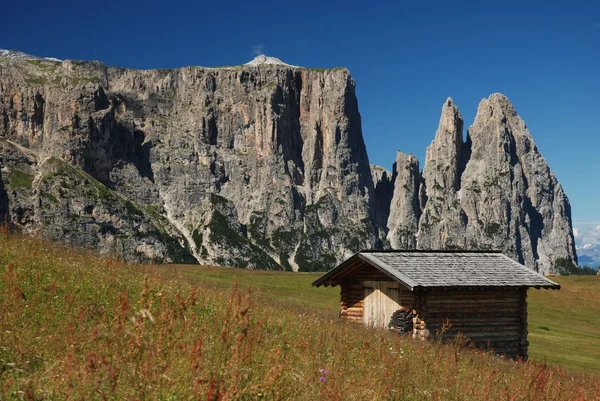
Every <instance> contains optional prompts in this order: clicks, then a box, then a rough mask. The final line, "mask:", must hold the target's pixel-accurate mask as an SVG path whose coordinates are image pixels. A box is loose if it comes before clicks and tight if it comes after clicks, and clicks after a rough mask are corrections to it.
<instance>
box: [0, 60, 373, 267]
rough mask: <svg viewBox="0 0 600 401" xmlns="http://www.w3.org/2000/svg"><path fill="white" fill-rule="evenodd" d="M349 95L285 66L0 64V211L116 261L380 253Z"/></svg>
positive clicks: (299, 261)
mask: <svg viewBox="0 0 600 401" xmlns="http://www.w3.org/2000/svg"><path fill="white" fill-rule="evenodd" d="M259 61H260V60H259ZM354 86H355V84H354V81H353V79H352V78H351V76H350V74H349V72H348V70H346V69H344V68H337V69H331V70H309V69H304V68H300V67H294V66H289V65H286V64H283V63H267V62H256V63H251V64H249V65H244V66H237V67H224V68H203V67H185V68H181V69H175V70H150V71H138V70H127V69H123V68H114V67H106V66H104V65H103V64H101V63H97V62H76V61H69V60H67V61H64V62H58V61H53V60H45V59H35V58H33V59H22V58H10V57H0V141H1V143H2V146H3V147H2V152H1V154H0V156H1V157H2V158H3V160H2V183H3V185H2V186H0V208H4V209H6V210H7V211H8V214H7V216H8V219H9V220H10V222H11V223H12V224H13V225H15V226H17V227H20V228H21V229H23V230H24V231H27V232H41V233H44V234H46V235H48V236H50V237H53V238H59V239H66V240H68V241H71V242H74V243H78V244H84V245H88V246H95V247H98V248H99V249H101V250H103V251H105V252H115V251H116V252H119V253H121V254H123V255H125V257H126V258H129V259H136V258H137V259H142V260H160V261H176V262H188V261H190V260H192V261H197V262H201V263H215V264H221V265H233V266H240V267H251V268H268V269H282V268H287V269H294V270H297V269H300V270H324V269H328V268H330V267H331V266H332V264H335V263H336V262H339V261H341V260H343V259H344V258H346V257H348V256H350V255H351V254H352V253H353V252H355V251H357V250H359V249H364V248H372V247H374V246H375V245H376V242H377V227H376V226H375V223H374V215H375V204H374V195H373V180H372V178H371V171H370V168H369V161H368V157H367V153H366V149H365V145H364V141H363V137H362V131H361V121H360V114H359V112H358V103H357V100H356V96H355V92H354ZM49 171H54V172H55V174H54V175H52V176H51V177H49V178H48V177H46V173H48V172H49ZM15 177H19V178H20V179H21V180H20V181H19V180H17V179H15ZM21 181H23V182H21ZM61 188H63V189H61ZM3 199H4V200H3ZM121 206H122V207H123V208H122V209H121V208H120V207H121ZM57 216H62V218H60V219H59V218H57Z"/></svg>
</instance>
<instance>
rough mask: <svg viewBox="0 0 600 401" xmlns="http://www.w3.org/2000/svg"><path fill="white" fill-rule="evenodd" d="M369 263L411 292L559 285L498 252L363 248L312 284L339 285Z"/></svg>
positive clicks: (554, 286) (549, 286)
mask: <svg viewBox="0 0 600 401" xmlns="http://www.w3.org/2000/svg"><path fill="white" fill-rule="evenodd" d="M364 263H367V264H369V265H371V266H373V267H375V268H377V269H379V270H380V271H382V272H383V273H385V274H387V275H388V276H390V277H391V278H392V279H394V280H395V281H398V282H399V283H401V284H402V285H404V286H405V287H407V288H408V289H410V290H411V291H414V290H415V289H417V288H440V289H441V288H450V287H451V288H456V287H461V288H484V287H535V288H551V289H559V288H560V285H558V284H557V283H555V282H553V281H551V280H549V279H547V278H546V277H544V276H542V275H541V274H538V273H536V272H534V271H533V270H530V269H528V268H527V267H525V266H523V265H522V264H520V263H518V262H516V261H514V260H512V259H511V258H509V257H508V256H506V255H503V254H502V253H499V252H473V251H471V252H465V251H460V252H452V251H363V252H359V253H357V254H355V255H354V256H352V257H351V258H350V259H348V260H346V261H345V262H344V263H342V264H340V265H339V266H337V267H335V268H333V269H332V270H330V271H328V272H327V273H325V274H324V275H323V276H322V277H320V278H319V279H318V280H316V281H315V282H314V283H313V285H314V286H316V287H319V286H321V285H325V286H328V285H337V284H339V281H340V280H341V279H342V278H343V277H344V276H346V275H350V274H351V272H352V270H354V269H355V268H357V267H359V266H361V265H363V266H364Z"/></svg>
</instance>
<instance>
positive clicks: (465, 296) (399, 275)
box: [313, 251, 560, 358]
mask: <svg viewBox="0 0 600 401" xmlns="http://www.w3.org/2000/svg"><path fill="white" fill-rule="evenodd" d="M313 285H314V286H317V287H319V286H321V285H324V286H330V285H331V286H336V285H339V286H340V287H341V302H340V305H341V306H340V316H341V317H342V318H344V319H347V320H350V321H355V322H362V323H364V324H366V325H369V326H374V327H382V328H387V327H392V328H396V329H398V330H399V332H410V333H412V335H413V337H416V338H421V339H425V338H427V337H429V336H442V337H443V338H445V339H451V338H454V337H456V336H457V335H463V336H465V337H467V338H469V339H470V341H471V342H472V343H473V344H475V345H476V346H481V347H491V348H492V349H494V350H495V351H496V352H497V353H499V354H505V355H507V356H509V357H513V358H514V357H517V356H520V357H522V358H527V347H528V344H529V343H528V341H527V290H528V288H531V287H534V288H548V289H559V288H560V286H559V285H558V284H557V283H555V282H553V281H551V280H549V279H547V278H546V277H544V276H542V275H540V274H538V273H536V272H534V271H532V270H529V269H528V268H527V267H525V266H523V265H521V264H519V263H517V262H515V261H514V260H512V259H510V258H509V257H507V256H505V255H503V254H501V253H498V252H475V251H473V252H466V251H461V252H448V251H364V252H359V253H357V254H355V255H354V256H352V257H351V258H349V259H348V260H346V261H345V262H343V263H342V264H340V265H339V266H337V267H335V268H333V269H332V270H330V271H329V272H327V273H325V274H324V275H323V276H322V277H320V278H319V279H318V280H316V281H315V282H314V283H313Z"/></svg>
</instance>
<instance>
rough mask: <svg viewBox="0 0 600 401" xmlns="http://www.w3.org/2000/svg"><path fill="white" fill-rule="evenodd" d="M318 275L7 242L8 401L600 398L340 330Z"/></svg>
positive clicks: (461, 356)
mask: <svg viewBox="0 0 600 401" xmlns="http://www.w3.org/2000/svg"><path fill="white" fill-rule="evenodd" d="M202 271H203V273H201V272H202ZM234 277H235V278H237V280H238V281H239V282H240V286H241V287H245V286H247V285H250V286H253V287H259V288H261V290H259V291H254V292H253V293H251V294H248V295H244V291H241V293H240V292H239V291H237V290H236V289H235V287H234V289H233V290H232V289H231V286H230V283H231V279H233V278H234ZM314 277H315V275H309V274H305V275H291V274H288V275H284V274H282V273H268V272H258V273H256V272H247V271H240V270H221V269H218V270H215V269H206V268H204V269H198V270H196V269H192V268H190V267H176V268H173V267H162V268H156V267H142V266H135V265H127V264H123V263H120V262H118V261H114V260H111V259H106V258H100V257H98V256H97V255H94V254H93V253H88V252H80V251H73V250H70V249H68V248H65V247H61V246H58V245H54V244H48V243H44V242H40V241H36V240H31V239H24V238H20V237H13V236H10V235H6V234H5V233H2V232H0V306H1V308H0V399H158V400H179V399H199V400H218V399H220V400H228V399H300V400H314V399H336V400H342V399H344V400H366V399H369V400H378V399H403V400H422V399H434V400H436V399H437V400H497V399H507V400H522V399H523V400H525V399H526V400H577V399H580V400H584V399H599V398H600V380H598V377H597V376H586V375H581V374H575V373H569V372H566V371H564V370H561V369H557V368H548V367H546V366H544V365H540V364H536V363H531V362H528V363H515V362H512V361H506V360H502V359H500V358H497V357H495V356H492V355H489V354H485V353H483V352H479V351H477V352H476V351H473V350H466V349H463V347H462V345H461V344H449V345H444V346H442V345H440V344H436V343H427V342H425V343H422V342H417V341H413V340H411V339H408V338H406V337H402V336H397V335H394V334H392V333H389V332H385V331H380V330H370V329H366V328H364V327H362V326H359V325H350V324H345V323H344V322H341V321H340V320H339V319H336V318H335V317H336V314H337V308H336V304H337V289H312V288H310V287H309V286H308V285H309V283H310V282H311V281H312V279H313V278H314ZM286 287H287V288H286ZM282 294H285V296H284V297H283V299H282V297H281V296H280V295H282ZM315 306H318V307H315ZM550 329H551V330H550V333H552V327H550ZM323 368H324V369H327V370H328V373H327V374H323V373H321V372H320V371H319V370H320V369H323Z"/></svg>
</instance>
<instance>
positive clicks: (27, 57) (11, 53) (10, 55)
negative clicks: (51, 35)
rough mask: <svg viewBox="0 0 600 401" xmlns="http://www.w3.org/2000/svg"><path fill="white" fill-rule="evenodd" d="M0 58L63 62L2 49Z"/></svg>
mask: <svg viewBox="0 0 600 401" xmlns="http://www.w3.org/2000/svg"><path fill="white" fill-rule="evenodd" d="M0 57H8V58H18V59H22V60H48V61H56V62H62V60H60V59H57V58H54V57H36V56H32V55H31V54H27V53H23V52H20V51H17V50H7V49H0Z"/></svg>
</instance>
